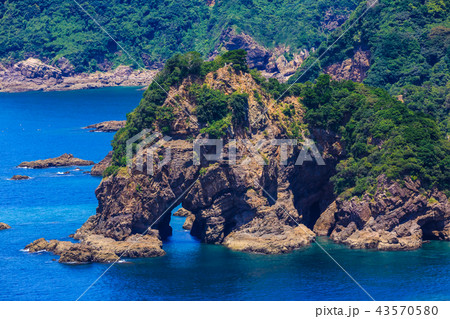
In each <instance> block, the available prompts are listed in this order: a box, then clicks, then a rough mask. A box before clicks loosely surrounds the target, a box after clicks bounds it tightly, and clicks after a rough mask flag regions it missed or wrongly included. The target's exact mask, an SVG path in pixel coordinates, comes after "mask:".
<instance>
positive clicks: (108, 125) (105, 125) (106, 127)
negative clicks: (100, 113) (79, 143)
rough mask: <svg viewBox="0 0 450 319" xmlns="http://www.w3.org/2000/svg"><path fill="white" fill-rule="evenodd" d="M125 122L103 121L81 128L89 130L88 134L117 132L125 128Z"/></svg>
mask: <svg viewBox="0 0 450 319" xmlns="http://www.w3.org/2000/svg"><path fill="white" fill-rule="evenodd" d="M126 123H127V121H105V122H101V123H96V124H92V125H88V126H86V127H83V128H84V129H89V130H90V132H117V131H118V130H120V129H121V128H123V127H125V124H126Z"/></svg>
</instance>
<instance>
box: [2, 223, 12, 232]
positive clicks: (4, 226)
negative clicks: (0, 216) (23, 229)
mask: <svg viewBox="0 0 450 319" xmlns="http://www.w3.org/2000/svg"><path fill="white" fill-rule="evenodd" d="M10 228H11V226H9V225H8V224H5V223H0V230H5V229H10Z"/></svg>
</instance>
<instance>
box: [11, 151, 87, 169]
mask: <svg viewBox="0 0 450 319" xmlns="http://www.w3.org/2000/svg"><path fill="white" fill-rule="evenodd" d="M94 164H95V163H94V162H93V161H88V160H83V159H80V158H76V157H74V156H73V155H72V154H67V153H66V154H63V155H61V156H58V157H55V158H49V159H45V160H36V161H30V162H22V163H20V164H19V165H18V167H20V168H32V169H40V168H50V167H64V166H90V165H94Z"/></svg>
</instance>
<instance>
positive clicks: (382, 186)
mask: <svg viewBox="0 0 450 319" xmlns="http://www.w3.org/2000/svg"><path fill="white" fill-rule="evenodd" d="M331 212H334V219H333V218H330V217H329V216H328V215H330V213H331ZM314 229H315V230H316V232H318V233H319V232H322V233H323V234H324V233H331V235H330V237H331V239H332V240H334V241H335V242H337V243H343V244H345V245H348V246H349V247H351V248H366V249H377V250H412V249H417V248H420V247H421V246H422V243H423V241H425V240H429V239H437V240H446V241H448V240H450V203H449V200H448V198H447V197H446V196H445V195H444V194H443V193H442V192H439V191H437V190H429V191H424V190H423V189H421V186H420V182H419V181H412V180H411V179H410V178H407V179H406V180H405V181H404V183H403V185H401V184H400V183H398V182H393V181H389V180H388V179H387V178H386V177H385V176H383V175H382V176H380V177H379V178H378V189H377V191H376V194H375V195H373V196H370V195H368V194H365V195H364V196H363V197H362V198H357V197H354V198H351V199H346V200H343V199H338V200H337V201H336V203H335V207H330V208H329V209H328V210H327V211H325V212H324V213H323V214H322V216H321V218H319V220H318V223H317V224H316V226H315V228H314Z"/></svg>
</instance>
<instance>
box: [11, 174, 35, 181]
mask: <svg viewBox="0 0 450 319" xmlns="http://www.w3.org/2000/svg"><path fill="white" fill-rule="evenodd" d="M27 179H31V177H30V176H27V175H14V176H13V177H11V180H12V181H23V180H27Z"/></svg>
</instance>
